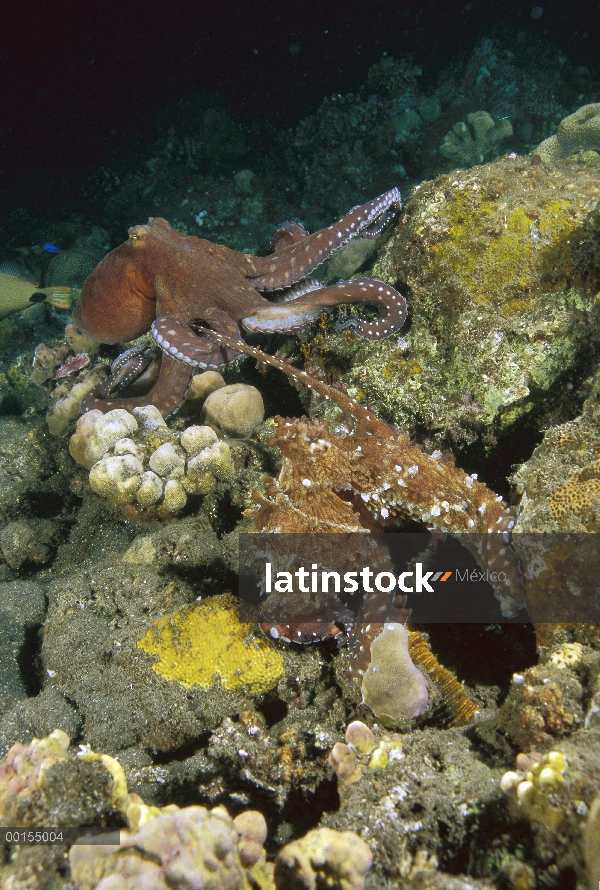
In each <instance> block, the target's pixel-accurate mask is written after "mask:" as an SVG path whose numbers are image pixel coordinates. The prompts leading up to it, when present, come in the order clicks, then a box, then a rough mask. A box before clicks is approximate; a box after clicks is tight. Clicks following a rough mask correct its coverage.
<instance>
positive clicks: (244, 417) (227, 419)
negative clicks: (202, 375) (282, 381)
mask: <svg viewBox="0 0 600 890" xmlns="http://www.w3.org/2000/svg"><path fill="white" fill-rule="evenodd" d="M264 416H265V406H264V402H263V399H262V396H261V394H260V392H259V391H258V390H257V389H256V387H255V386H248V385H247V384H245V383H234V384H232V385H231V386H224V387H220V388H219V389H216V390H215V391H214V392H212V393H211V394H210V395H209V396H208V398H207V399H206V401H205V402H204V420H205V422H206V423H207V424H209V426H214V427H216V429H218V430H221V431H222V432H223V433H225V435H229V436H249V435H250V434H251V433H253V432H254V430H255V429H256V427H257V426H259V424H261V423H262V422H263V420H264Z"/></svg>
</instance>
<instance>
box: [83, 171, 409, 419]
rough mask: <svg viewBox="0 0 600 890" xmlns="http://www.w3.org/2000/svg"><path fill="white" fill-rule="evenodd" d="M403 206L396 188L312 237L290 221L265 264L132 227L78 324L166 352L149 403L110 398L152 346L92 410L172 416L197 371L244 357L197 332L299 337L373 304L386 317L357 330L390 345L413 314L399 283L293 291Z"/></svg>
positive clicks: (98, 395) (130, 355)
mask: <svg viewBox="0 0 600 890" xmlns="http://www.w3.org/2000/svg"><path fill="white" fill-rule="evenodd" d="M400 208H401V199H400V193H399V191H398V189H396V188H393V189H391V190H390V191H388V192H386V193H385V194H383V195H381V196H380V197H378V198H376V199H375V200H373V201H370V202H369V203H367V204H363V205H362V206H360V207H356V208H354V209H353V210H351V211H350V213H348V215H347V216H345V217H344V218H343V219H342V220H340V221H339V222H338V223H336V224H335V225H333V226H329V227H328V228H326V229H322V230H321V231H320V232H315V233H314V234H312V235H309V234H308V233H307V232H306V230H305V229H304V228H303V227H302V226H300V225H299V224H298V223H283V224H282V225H281V226H280V227H279V228H278V229H277V231H276V232H275V236H274V239H273V241H272V244H271V248H272V253H271V254H269V255H268V256H265V257H256V256H252V255H250V254H243V253H238V252H237V251H235V250H232V249H230V248H229V247H224V246H223V245H218V244H212V243H211V242H210V241H207V240H206V239H201V238H196V237H195V236H187V235H183V234H181V233H180V232H176V231H175V230H174V229H173V228H171V226H170V225H169V223H168V222H167V221H166V220H164V219H160V218H157V219H149V220H148V223H147V224H146V225H139V226H134V227H133V228H131V229H129V238H128V240H127V241H126V242H125V243H124V244H122V245H121V246H120V247H117V248H116V249H115V250H113V251H112V252H111V253H109V254H108V255H107V256H106V257H105V258H104V259H103V260H102V262H101V263H100V264H99V265H98V266H97V267H96V269H95V270H94V271H93V272H92V273H91V275H90V276H89V278H88V279H87V281H86V282H85V285H84V287H83V291H82V294H81V299H80V301H79V303H78V305H77V308H76V310H75V321H76V323H77V325H78V327H79V329H80V330H81V331H82V333H84V334H87V336H89V337H91V338H93V339H94V340H97V341H99V342H101V343H122V342H126V341H128V340H133V339H135V338H137V337H140V336H142V334H145V333H146V332H147V331H151V334H152V337H153V339H154V342H155V343H156V344H157V346H159V347H160V349H161V351H162V358H161V365H160V371H159V374H158V379H156V382H155V383H154V386H153V388H152V389H151V391H150V392H149V393H147V394H146V395H144V396H140V397H135V398H133V397H130V398H123V397H117V398H110V399H109V398H108V397H109V396H111V395H112V394H113V393H119V392H120V390H122V389H124V388H126V387H127V386H128V385H129V384H130V383H131V382H132V380H135V379H136V378H139V377H140V375H141V374H142V372H143V371H144V370H145V367H146V365H147V364H148V357H149V353H150V351H149V350H148V347H141V348H134V349H133V350H129V351H127V352H126V353H124V354H123V356H121V357H120V358H119V359H118V360H117V363H116V365H115V366H113V375H112V376H111V378H110V379H109V381H108V383H103V384H101V385H100V387H98V388H97V389H96V390H95V391H94V392H93V393H92V394H91V395H90V396H88V398H87V400H86V402H85V403H84V410H85V411H89V410H91V409H92V408H98V409H100V410H101V411H108V410H110V409H111V408H126V409H128V410H131V409H132V408H134V407H136V406H140V405H148V404H152V405H155V406H156V407H157V408H158V409H159V411H160V412H161V414H162V415H163V416H164V417H168V416H169V415H171V414H173V413H174V412H175V411H177V409H178V408H179V406H180V405H181V403H182V402H183V400H184V398H185V395H186V392H187V389H188V387H189V385H190V382H191V379H192V373H193V370H194V368H210V367H217V366H219V365H222V364H225V363H227V362H230V361H233V360H234V359H235V358H238V357H239V356H240V355H241V354H242V353H241V351H240V350H238V349H236V348H235V347H234V346H231V345H229V346H226V345H223V344H220V343H216V342H215V341H214V340H211V339H210V337H207V336H206V335H205V334H202V333H199V332H198V330H196V329H195V326H196V325H205V326H206V327H207V328H210V329H212V330H213V331H216V332H217V333H220V334H223V335H224V336H226V337H228V338H229V339H230V341H233V342H234V343H241V344H243V343H244V340H243V338H242V333H241V331H240V325H241V326H242V328H244V330H246V331H249V332H267V333H270V332H289V333H295V332H297V331H300V330H302V329H303V328H305V327H307V326H308V325H309V324H311V323H312V322H313V321H314V320H315V319H316V318H317V317H318V315H319V314H320V312H321V311H322V310H323V309H325V308H327V307H331V306H337V305H340V304H343V303H371V304H373V305H375V306H377V307H378V309H379V311H380V315H379V317H378V318H377V319H375V320H372V321H371V320H366V319H365V320H362V321H360V322H359V324H358V325H357V328H356V332H357V333H358V334H359V335H360V336H361V337H366V338H368V339H372V340H377V339H380V338H382V337H389V336H390V335H391V334H393V333H394V332H395V331H397V330H398V329H399V328H400V327H402V325H403V324H404V321H405V320H406V312H407V306H406V301H405V299H404V297H403V296H402V295H401V294H399V293H398V292H397V291H396V290H394V288H393V287H391V286H390V285H388V284H385V283H383V282H381V281H373V280H371V279H369V278H357V279H353V280H352V281H340V282H338V283H337V284H334V285H331V286H329V287H323V286H321V285H320V284H319V282H317V281H312V280H311V281H307V282H306V283H305V284H304V285H301V286H300V287H299V288H295V287H294V285H297V284H298V283H299V282H302V281H304V280H305V279H307V277H308V276H309V275H310V274H311V273H312V272H313V270H314V269H315V268H316V267H317V266H319V265H320V264H321V263H323V262H324V261H325V260H326V259H327V258H328V257H330V256H331V255H332V254H333V253H334V252H335V251H336V250H338V249H339V248H340V247H341V246H342V245H343V244H345V243H346V242H347V241H349V240H350V239H351V238H354V237H355V236H357V235H361V236H362V237H369V238H374V237H377V236H378V235H379V234H380V233H381V231H382V230H383V229H384V227H385V226H386V225H387V224H388V223H389V222H390V221H391V220H392V219H393V218H394V216H395V215H396V214H397V213H398V212H399V211H400ZM270 291H282V292H283V299H282V301H281V302H278V303H275V302H271V301H270V300H267V299H266V298H265V297H264V296H262V294H261V292H270Z"/></svg>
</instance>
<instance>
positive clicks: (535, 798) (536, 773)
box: [501, 751, 567, 831]
mask: <svg viewBox="0 0 600 890" xmlns="http://www.w3.org/2000/svg"><path fill="white" fill-rule="evenodd" d="M517 767H518V771H517V772H512V771H511V772H507V773H504V775H503V776H502V782H501V785H502V790H503V791H505V792H506V793H507V794H508V795H510V797H511V800H512V801H513V804H514V805H515V806H517V807H519V808H520V809H521V810H522V812H524V813H526V814H527V818H528V819H531V820H532V821H534V822H541V823H542V825H544V826H545V827H546V828H548V829H549V830H550V831H556V829H557V828H558V827H559V825H560V823H561V822H562V820H563V818H564V813H563V812H562V810H561V809H560V807H557V806H555V805H554V804H553V803H552V802H551V799H550V798H551V795H552V792H553V791H554V789H555V788H556V787H557V786H558V785H560V784H561V783H562V782H564V778H563V775H564V772H565V770H566V769H567V761H566V760H565V756H564V754H562V753H561V752H560V751H550V752H549V753H548V754H544V756H543V757H542V756H540V755H530V756H527V755H526V754H520V755H519V758H518V761H517Z"/></svg>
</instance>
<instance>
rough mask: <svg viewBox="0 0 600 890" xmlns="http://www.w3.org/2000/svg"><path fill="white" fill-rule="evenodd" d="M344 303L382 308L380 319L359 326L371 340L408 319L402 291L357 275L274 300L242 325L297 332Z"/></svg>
mask: <svg viewBox="0 0 600 890" xmlns="http://www.w3.org/2000/svg"><path fill="white" fill-rule="evenodd" d="M343 303H372V304H374V305H376V306H377V307H378V308H379V309H380V310H381V314H380V317H379V318H377V319H374V320H372V321H371V320H362V321H360V322H359V323H358V325H357V326H356V329H355V330H356V333H357V334H359V336H361V337H366V338H367V339H368V340H380V339H381V338H384V337H389V336H391V334H393V333H394V332H395V331H397V330H399V329H400V328H401V327H402V325H403V324H404V322H405V321H406V315H407V311H408V307H407V303H406V300H405V299H404V297H403V296H402V294H400V293H398V291H397V290H395V289H394V288H393V287H391V286H390V285H389V284H385V283H384V282H382V281H372V280H371V279H370V278H356V279H354V280H353V281H339V282H338V283H337V284H333V285H331V286H330V287H322V288H317V289H316V290H311V291H310V292H308V293H306V294H303V295H302V296H299V297H297V298H295V299H292V300H287V301H286V302H284V303H271V304H269V305H268V306H265V307H262V308H260V309H258V310H256V311H255V312H254V313H253V314H252V315H247V316H246V317H245V318H243V319H242V324H243V326H244V328H246V330H248V331H256V332H260V331H263V332H266V333H275V332H279V331H281V332H287V333H296V332H297V331H301V330H302V329H303V328H305V327H307V326H308V325H309V324H310V323H311V322H313V321H314V320H315V318H316V317H317V316H318V315H319V314H320V312H321V311H322V310H323V309H326V308H328V307H330V306H339V305H341V304H343Z"/></svg>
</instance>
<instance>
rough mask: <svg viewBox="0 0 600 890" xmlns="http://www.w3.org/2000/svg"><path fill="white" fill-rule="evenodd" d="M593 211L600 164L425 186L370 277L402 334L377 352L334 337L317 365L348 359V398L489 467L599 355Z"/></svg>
mask: <svg viewBox="0 0 600 890" xmlns="http://www.w3.org/2000/svg"><path fill="white" fill-rule="evenodd" d="M599 201H600V169H599V168H598V167H595V166H586V165H584V164H577V163H575V162H570V161H567V162H563V163H561V164H557V165H546V164H541V163H539V159H536V158H535V157H533V158H520V157H516V156H513V155H510V156H507V157H504V158H502V159H500V160H498V161H495V162H493V163H490V164H486V165H484V166H480V167H473V168H472V169H470V170H468V171H464V170H460V171H457V170H455V171H452V172H451V173H449V174H447V175H444V176H440V177H438V178H437V179H435V180H432V181H429V182H423V183H422V184H421V185H419V186H417V188H416V189H415V190H414V191H413V193H412V195H411V196H410V197H409V199H408V200H407V202H406V205H405V209H404V213H403V215H402V218H401V220H400V223H399V225H398V228H397V229H396V231H395V232H394V234H393V235H392V237H391V238H390V240H389V241H388V243H387V245H386V246H385V247H384V249H383V252H382V254H381V256H380V258H379V260H378V262H377V264H376V265H375V267H374V269H373V274H374V276H375V277H379V278H382V279H384V280H386V281H389V282H390V283H393V284H394V285H396V286H398V288H399V289H400V290H401V291H403V293H404V294H405V295H406V297H407V299H408V300H409V304H410V307H411V322H410V324H409V326H407V327H406V328H405V330H404V331H403V332H402V333H401V335H400V336H397V335H396V336H394V337H391V338H389V339H387V340H384V341H380V342H377V343H368V342H366V341H363V340H359V339H358V338H355V337H353V336H352V334H351V333H350V332H349V331H348V330H345V331H343V332H342V331H338V332H336V333H334V334H332V335H330V338H329V339H328V341H327V346H328V347H331V351H330V352H328V353H324V356H327V355H329V356H331V355H332V354H333V353H335V352H337V353H338V354H339V353H340V352H341V353H342V354H345V355H346V356H348V354H349V353H350V355H349V359H350V360H349V362H348V364H347V366H350V370H349V371H347V372H344V371H343V370H342V375H341V376H342V380H343V382H344V383H345V384H347V385H348V386H349V388H350V389H349V391H350V394H352V395H354V396H355V397H356V398H358V399H359V400H360V401H362V402H364V403H366V404H370V405H372V406H374V408H375V411H376V413H377V414H378V416H380V417H385V418H386V419H388V420H391V421H393V422H395V423H397V424H398V425H400V426H402V427H403V428H404V429H406V430H409V431H415V432H417V433H418V435H419V436H420V437H421V438H424V439H425V440H427V439H431V444H432V447H437V446H438V445H439V444H440V443H443V444H447V445H449V446H450V447H451V448H452V449H453V450H460V449H461V448H465V447H468V446H471V445H473V444H475V445H476V446H477V447H479V448H481V449H482V451H483V453H484V454H487V455H488V456H489V455H491V454H493V452H494V451H495V450H497V449H498V447H500V446H501V444H502V441H506V440H507V439H508V438H511V437H513V438H514V437H515V436H522V435H523V432H524V431H525V430H527V429H528V428H530V427H532V428H534V429H535V430H537V429H538V428H539V425H540V420H541V418H544V417H545V416H547V415H548V414H549V412H551V411H556V410H557V406H558V405H560V403H561V400H563V401H564V400H567V399H568V398H569V397H570V391H571V389H572V388H573V381H575V380H576V379H578V375H581V374H583V373H585V368H586V367H589V365H590V362H591V361H592V360H593V356H594V354H595V352H597V349H598V333H597V332H598V330H599V328H598V323H597V322H598V313H599V310H600V307H599V304H598V299H597V292H598V278H599V269H600V262H599V257H600V249H599V248H600V245H599V243H598V241H599V239H598V204H599ZM307 346H308V347H312V344H310V343H308V344H307ZM316 351H317V352H318V350H316V349H315V348H313V349H312V352H311V354H310V357H311V359H313V360H314V359H315V358H317V359H318V356H316V355H315V352H316ZM340 368H343V366H342V365H341V364H340V366H339V367H338V370H339V369H340ZM441 431H443V433H442V432H441Z"/></svg>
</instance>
